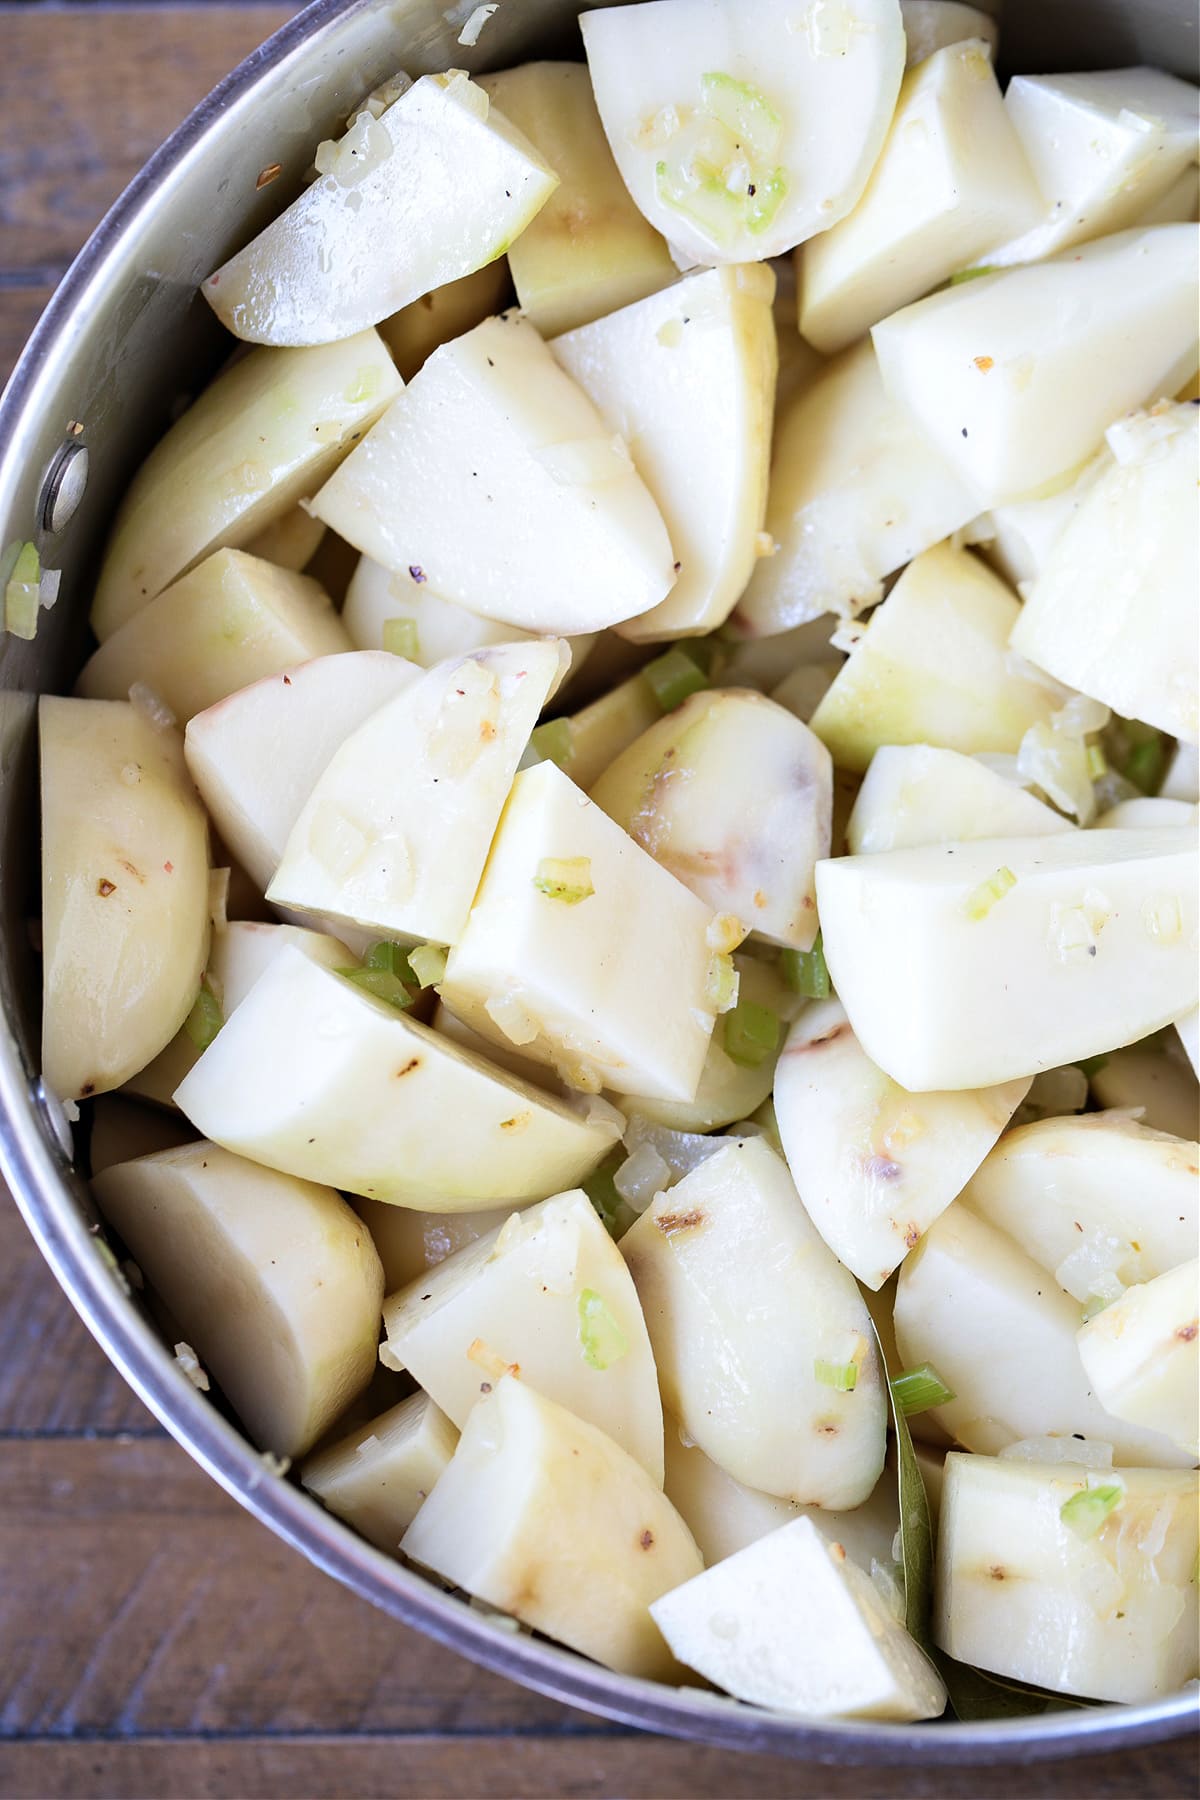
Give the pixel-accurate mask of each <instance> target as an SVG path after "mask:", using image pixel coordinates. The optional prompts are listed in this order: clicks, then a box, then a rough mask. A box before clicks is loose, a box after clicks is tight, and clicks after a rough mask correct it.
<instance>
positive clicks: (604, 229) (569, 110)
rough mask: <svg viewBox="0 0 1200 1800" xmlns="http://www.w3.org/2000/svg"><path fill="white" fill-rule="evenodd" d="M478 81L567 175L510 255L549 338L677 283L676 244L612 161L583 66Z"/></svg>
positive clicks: (529, 69)
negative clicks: (640, 205)
mask: <svg viewBox="0 0 1200 1800" xmlns="http://www.w3.org/2000/svg"><path fill="white" fill-rule="evenodd" d="M479 85H480V87H481V88H483V89H484V91H485V93H487V94H490V96H491V98H492V102H493V104H494V105H495V106H498V107H499V109H500V111H501V112H502V113H503V114H504V116H505V118H506V119H509V120H510V121H511V122H512V124H514V125H515V126H516V127H517V129H518V131H522V132H524V134H525V136H526V137H527V138H528V139H529V141H530V142H531V143H532V144H535V145H536V146H537V148H538V151H539V152H540V154H541V155H542V156H543V157H544V158H545V159H546V161H547V163H548V164H549V165H550V167H551V168H552V169H553V170H554V171H555V173H556V174H557V176H558V183H559V184H558V187H557V188H556V189H555V190H554V192H553V194H551V196H550V198H549V200H548V201H547V202H546V204H545V206H543V207H542V210H541V211H540V212H539V213H538V215H537V217H536V218H535V219H531V220H530V222H529V224H528V225H527V226H526V227H525V229H524V231H523V232H522V233H521V235H520V237H518V238H516V240H515V241H514V242H513V243H511V244H510V245H509V251H508V264H509V267H510V269H511V270H512V278H513V284H514V286H515V287H516V290H517V299H518V300H519V301H520V304H521V311H522V312H523V313H524V314H525V316H526V318H527V319H529V320H531V321H532V323H533V324H534V325H536V326H537V328H538V330H539V331H540V332H541V333H542V335H543V337H552V336H554V334H555V333H556V332H559V331H573V330H574V329H575V327H576V326H577V325H587V324H588V323H590V321H591V320H592V319H599V318H602V317H603V316H604V314H605V313H612V312H616V311H617V309H618V307H622V306H629V305H631V304H632V303H633V302H634V301H635V300H642V299H644V298H645V296H646V295H647V294H653V293H655V292H656V291H657V290H658V289H659V288H662V287H666V286H667V285H668V284H669V283H670V282H672V281H674V279H675V275H676V269H675V264H674V263H673V262H672V261H671V255H670V252H669V251H668V249H667V246H666V245H665V244H664V242H663V240H662V239H661V238H660V237H659V235H658V233H657V232H656V231H655V230H654V229H653V228H652V227H651V226H650V225H648V224H647V223H646V221H645V219H643V217H642V215H641V213H639V211H638V209H637V207H636V206H635V205H634V203H633V201H632V200H631V199H630V197H629V194H628V193H627V191H626V188H625V184H624V182H623V181H622V180H621V177H620V174H619V172H618V170H617V167H616V164H615V163H614V162H613V158H612V152H611V150H610V149H609V147H608V144H607V142H606V141H605V137H604V127H603V126H602V125H601V123H600V115H599V114H598V113H597V111H596V102H595V100H594V99H593V98H592V84H591V82H590V81H589V79H588V72H587V70H586V68H585V67H584V66H583V64H582V63H569V62H532V63H522V64H521V66H520V67H519V68H516V69H505V70H503V71H502V72H501V73H500V74H499V75H484V76H482V77H481V78H480V82H479Z"/></svg>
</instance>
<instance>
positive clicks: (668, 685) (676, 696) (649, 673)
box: [642, 645, 708, 713]
mask: <svg viewBox="0 0 1200 1800" xmlns="http://www.w3.org/2000/svg"><path fill="white" fill-rule="evenodd" d="M642 679H643V680H644V681H647V682H648V683H649V684H650V692H651V693H652V694H653V695H654V698H655V699H656V700H657V702H658V704H659V705H660V706H661V708H662V710H663V711H664V712H665V713H669V712H674V710H675V708H676V707H677V706H680V705H682V703H683V702H684V701H685V700H686V699H687V697H688V695H689V694H698V693H699V692H700V689H701V688H706V687H707V686H708V678H707V677H706V675H705V673H704V671H703V669H701V668H700V666H699V665H698V664H697V663H696V662H694V661H693V659H692V658H691V657H690V656H689V655H688V654H687V652H686V651H685V650H681V649H680V648H679V646H678V645H676V646H675V647H674V648H673V649H671V650H668V651H667V652H666V654H665V655H664V656H656V657H655V659H654V661H653V662H648V663H647V664H646V666H645V668H644V669H643V670H642Z"/></svg>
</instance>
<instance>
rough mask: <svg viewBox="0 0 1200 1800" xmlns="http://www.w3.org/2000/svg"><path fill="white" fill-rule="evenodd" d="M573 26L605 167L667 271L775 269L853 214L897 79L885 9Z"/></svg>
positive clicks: (598, 16) (900, 39)
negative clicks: (673, 267)
mask: <svg viewBox="0 0 1200 1800" xmlns="http://www.w3.org/2000/svg"><path fill="white" fill-rule="evenodd" d="M579 23H580V28H581V30H582V32H583V43H584V48H585V50H586V51H587V59H588V68H589V69H590V70H591V76H592V86H593V88H594V90H595V94H596V104H597V106H598V107H599V108H600V117H601V119H602V120H603V121H604V129H605V132H606V133H607V135H608V141H609V144H610V145H611V147H612V153H613V155H614V157H615V158H616V161H617V167H618V168H619V169H620V171H621V174H622V176H623V177H624V179H625V185H626V187H627V188H628V189H629V191H630V193H631V194H632V195H633V198H634V199H635V200H636V202H637V204H638V206H639V207H640V208H641V210H642V212H643V213H644V214H645V216H646V218H647V219H649V221H650V223H651V224H652V225H653V226H655V227H656V228H657V229H658V230H659V231H661V232H662V234H663V236H664V237H665V238H666V239H667V241H668V243H670V244H671V246H672V248H673V250H674V251H675V254H676V259H677V260H678V261H679V262H680V264H681V266H683V267H687V266H689V265H690V264H692V263H723V262H753V261H754V260H755V259H757V258H762V257H769V256H779V255H780V254H781V253H782V252H783V251H785V250H790V249H791V248H792V246H793V245H794V244H798V243H800V242H801V241H802V240H803V239H805V238H809V237H812V235H813V234H814V232H818V231H825V230H827V229H828V227H829V226H830V225H833V224H835V223H836V222H837V220H838V219H840V218H843V217H844V216H845V214H846V213H848V212H849V210H850V208H851V207H852V206H853V205H854V203H855V201H856V200H857V199H858V197H859V195H860V194H861V192H862V190H863V187H864V185H865V183H866V180H867V176H868V175H869V174H870V171H871V166H872V164H873V163H874V161H875V158H876V157H877V156H878V154H879V150H880V146H881V145H882V143H883V139H884V134H885V133H886V131H887V127H888V123H889V121H890V119H891V116H892V108H893V106H894V105H895V100H896V93H897V90H898V88H899V86H900V77H901V75H902V73H903V70H904V30H903V27H902V25H901V22H900V9H899V6H898V5H897V4H896V0H850V3H848V4H845V5H839V6H837V7H836V8H834V7H823V8H821V9H820V10H817V11H813V10H811V9H810V10H809V11H808V12H807V13H797V11H796V8H795V6H794V5H793V4H791V0H755V5H754V7H753V9H751V10H747V9H746V8H745V7H744V6H741V5H740V4H739V0H672V3H671V4H665V3H664V0H649V3H648V4H644V5H640V6H634V7H628V6H620V7H605V8H603V9H601V10H600V11H598V12H585V13H584V14H583V15H582V17H581V18H580V21H579Z"/></svg>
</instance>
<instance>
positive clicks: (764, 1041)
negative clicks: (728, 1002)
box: [725, 1000, 779, 1069]
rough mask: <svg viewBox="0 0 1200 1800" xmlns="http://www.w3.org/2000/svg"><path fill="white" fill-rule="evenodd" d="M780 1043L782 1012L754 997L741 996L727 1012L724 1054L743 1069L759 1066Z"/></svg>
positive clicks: (772, 1053)
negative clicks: (742, 998)
mask: <svg viewBox="0 0 1200 1800" xmlns="http://www.w3.org/2000/svg"><path fill="white" fill-rule="evenodd" d="M778 1043H779V1015H778V1014H777V1013H773V1012H772V1011H771V1009H770V1007H768V1006H759V1005H758V1004H757V1003H756V1002H755V1001H753V1000H739V1001H738V1004H737V1005H736V1006H735V1007H734V1009H733V1011H732V1012H728V1013H726V1014H725V1054H726V1056H727V1057H728V1058H729V1060H730V1062H735V1063H738V1064H740V1066H741V1067H742V1068H743V1069H757V1068H758V1067H759V1066H760V1064H762V1063H765V1062H766V1060H767V1058H768V1056H773V1055H774V1053H775V1049H776V1046H777V1045H778Z"/></svg>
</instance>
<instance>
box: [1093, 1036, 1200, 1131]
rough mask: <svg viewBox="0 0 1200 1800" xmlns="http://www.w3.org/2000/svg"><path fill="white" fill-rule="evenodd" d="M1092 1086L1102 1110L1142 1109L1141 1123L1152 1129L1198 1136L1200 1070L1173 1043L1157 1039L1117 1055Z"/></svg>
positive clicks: (1098, 1070)
mask: <svg viewBox="0 0 1200 1800" xmlns="http://www.w3.org/2000/svg"><path fill="white" fill-rule="evenodd" d="M1170 1036H1171V1037H1174V1036H1175V1033H1174V1032H1172V1033H1171V1034H1170ZM1088 1085H1089V1087H1090V1088H1091V1091H1092V1094H1093V1096H1094V1098H1095V1099H1096V1100H1097V1101H1098V1102H1099V1104H1100V1105H1101V1106H1112V1107H1138V1108H1140V1110H1141V1123H1142V1124H1143V1125H1147V1126H1149V1128H1150V1129H1151V1130H1152V1131H1166V1132H1169V1133H1170V1134H1171V1136H1172V1137H1177V1138H1194V1137H1195V1134H1196V1128H1197V1124H1198V1123H1200V1088H1198V1087H1197V1086H1196V1074H1195V1070H1194V1069H1192V1068H1190V1067H1189V1065H1188V1062H1187V1059H1186V1057H1184V1056H1181V1055H1178V1054H1176V1049H1175V1046H1174V1045H1172V1044H1171V1043H1170V1042H1169V1040H1168V1042H1167V1043H1166V1044H1163V1043H1161V1042H1156V1041H1155V1040H1154V1039H1153V1038H1152V1039H1151V1040H1150V1042H1149V1043H1147V1044H1131V1045H1130V1046H1129V1048H1128V1049H1127V1050H1114V1051H1112V1053H1111V1054H1110V1055H1109V1056H1106V1057H1102V1058H1101V1059H1100V1061H1099V1066H1098V1067H1095V1068H1092V1069H1091V1070H1090V1072H1089V1074H1088Z"/></svg>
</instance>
